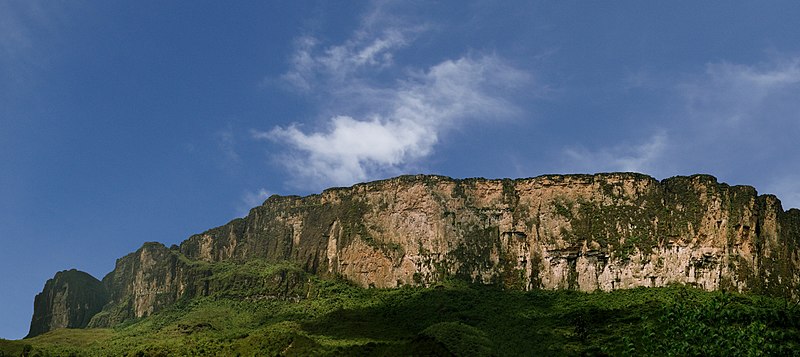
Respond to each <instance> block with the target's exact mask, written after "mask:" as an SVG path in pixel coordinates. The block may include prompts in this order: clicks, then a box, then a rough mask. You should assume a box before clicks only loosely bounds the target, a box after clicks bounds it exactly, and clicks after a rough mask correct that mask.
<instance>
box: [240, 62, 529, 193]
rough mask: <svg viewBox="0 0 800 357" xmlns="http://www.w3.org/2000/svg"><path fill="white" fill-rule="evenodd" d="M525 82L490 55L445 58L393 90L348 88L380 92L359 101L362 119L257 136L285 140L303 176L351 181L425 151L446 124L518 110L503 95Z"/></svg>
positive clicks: (294, 166) (294, 167) (291, 160)
mask: <svg viewBox="0 0 800 357" xmlns="http://www.w3.org/2000/svg"><path fill="white" fill-rule="evenodd" d="M525 80H527V75H526V74H525V73H523V72H521V71H518V70H516V69H514V68H512V67H510V66H508V65H506V64H504V63H503V62H502V61H501V60H500V59H499V58H497V57H495V56H483V57H479V58H460V59H458V60H455V61H451V60H448V61H444V62H442V63H440V64H438V65H436V66H433V67H431V68H430V69H428V70H427V71H425V72H423V73H418V74H415V75H412V76H411V78H409V79H406V80H404V81H401V82H399V84H398V86H397V87H396V88H390V89H382V90H375V89H374V88H370V87H367V88H363V87H353V88H350V89H351V90H354V91H356V92H361V93H364V92H366V94H367V95H369V94H372V91H376V92H379V93H380V94H381V95H380V96H379V97H376V98H374V99H372V98H364V97H362V98H360V99H359V100H360V101H362V102H367V106H368V107H369V109H370V110H372V113H370V114H368V115H367V116H366V117H365V118H363V119H356V118H353V117H351V116H346V115H340V116H335V117H333V118H331V119H330V122H329V123H328V125H327V128H325V129H324V130H318V131H312V132H310V133H306V132H303V131H302V130H301V129H300V127H299V126H298V125H293V126H289V127H287V128H282V127H277V128H274V129H272V130H271V131H269V132H255V133H254V136H255V137H257V138H266V139H272V140H277V141H281V142H285V143H286V144H288V145H289V146H290V147H291V148H292V149H293V150H294V154H293V155H290V156H289V157H287V158H286V159H285V160H284V163H285V164H286V165H287V167H288V168H290V169H291V170H292V171H293V172H295V173H296V174H299V175H300V176H301V177H304V178H307V179H311V180H312V181H313V182H320V181H322V182H324V183H331V184H336V185H347V184H352V183H354V182H357V181H362V180H365V179H369V178H372V177H373V176H375V175H376V174H379V173H381V172H386V171H391V170H392V169H396V168H399V167H402V166H403V165H405V164H408V163H411V162H414V161H415V160H418V159H420V158H423V157H425V156H427V155H429V154H430V153H431V152H432V151H433V147H434V146H435V144H436V143H437V142H438V140H439V135H440V133H441V132H442V131H443V130H447V129H449V128H452V127H454V126H456V125H460V124H464V123H465V122H466V121H467V120H470V119H486V120H492V119H496V118H500V117H508V116H509V115H512V114H515V113H516V112H517V109H516V107H515V106H514V105H513V104H512V103H510V102H509V101H508V100H506V99H504V97H503V96H502V93H504V92H505V91H507V90H508V89H511V88H513V87H515V86H517V85H519V84H521V83H522V82H523V81H525ZM370 101H372V103H369V102H370Z"/></svg>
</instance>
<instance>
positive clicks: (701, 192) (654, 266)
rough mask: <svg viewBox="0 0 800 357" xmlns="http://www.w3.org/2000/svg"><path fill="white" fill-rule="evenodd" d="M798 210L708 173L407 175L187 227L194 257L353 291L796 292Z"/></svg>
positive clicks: (186, 249)
mask: <svg viewBox="0 0 800 357" xmlns="http://www.w3.org/2000/svg"><path fill="white" fill-rule="evenodd" d="M799 227H800V211H798V210H796V209H794V210H790V211H788V212H784V211H783V209H782V208H781V206H780V202H779V201H778V200H777V199H776V198H775V197H774V196H769V195H766V196H757V195H756V191H755V189H753V188H752V187H747V186H734V187H731V186H728V185H726V184H719V183H718V182H717V181H716V179H715V178H713V177H711V176H705V175H696V176H691V177H675V178H671V179H667V180H664V181H662V182H659V181H657V180H655V179H653V178H651V177H648V176H644V175H638V174H626V173H620V174H600V175H594V176H591V175H570V176H541V177H537V178H531V179H520V180H484V179H468V180H452V179H449V178H445V177H438V176H413V177H411V176H406V177H399V178H395V179H390V180H384V181H378V182H372V183H366V184H360V185H356V186H353V187H351V188H341V189H330V190H326V191H325V192H323V193H322V194H320V195H313V196H308V197H303V198H300V197H272V198H270V199H269V200H267V201H266V202H265V203H264V205H262V206H260V207H256V208H254V209H253V210H252V211H251V212H250V215H248V216H247V217H246V218H244V219H240V220H235V221H233V222H231V223H229V224H228V225H226V226H223V227H220V228H216V229H213V230H210V231H208V232H206V233H203V234H199V235H195V236H193V237H191V238H189V239H188V240H186V241H185V242H183V243H182V244H181V247H180V249H181V252H182V253H183V254H185V255H186V256H187V257H189V258H191V259H198V260H204V261H220V260H247V259H249V258H251V257H264V258H267V259H271V260H276V261H278V260H289V261H293V262H297V263H299V264H301V265H302V266H304V267H305V268H306V269H307V270H308V271H311V272H315V273H320V274H340V275H343V276H345V277H346V278H348V279H351V280H353V281H355V282H357V283H359V284H360V285H362V286H375V287H395V286H399V285H403V284H414V285H418V284H430V283H434V282H436V281H438V280H440V279H442V278H443V277H445V276H458V277H463V278H467V279H470V280H473V281H476V282H482V283H499V284H503V285H506V286H508V287H514V288H519V289H535V288H544V289H577V290H583V291H592V290H597V289H600V290H611V289H618V288H632V287H637V286H664V285H666V284H669V283H682V284H690V285H696V286H699V287H702V288H704V289H708V290H714V289H730V290H739V291H754V292H760V293H768V294H776V295H783V296H791V297H794V298H797V293H798V292H797V287H798V286H799V285H800V275H798V268H799V267H800V260H798V250H797V246H798V241H799V240H800V228H799Z"/></svg>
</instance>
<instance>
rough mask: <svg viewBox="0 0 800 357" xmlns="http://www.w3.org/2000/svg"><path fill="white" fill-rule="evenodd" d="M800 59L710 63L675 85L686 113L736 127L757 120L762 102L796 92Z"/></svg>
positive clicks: (799, 75)
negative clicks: (789, 92) (690, 77)
mask: <svg viewBox="0 0 800 357" xmlns="http://www.w3.org/2000/svg"><path fill="white" fill-rule="evenodd" d="M798 84H800V58H790V59H782V60H777V61H772V62H768V63H763V64H759V65H754V66H747V65H741V64H731V63H728V62H720V63H710V64H708V65H707V66H706V73H705V74H704V75H703V76H700V77H698V78H696V79H693V80H689V81H686V82H684V83H681V84H680V85H678V90H679V91H680V92H681V93H682V94H683V96H684V99H685V101H686V107H687V110H688V114H689V115H690V116H691V117H693V118H695V119H697V120H703V121H705V122H708V123H710V124H714V125H725V126H730V127H736V126H738V125H741V124H744V123H746V122H747V121H751V120H755V119H760V118H761V117H762V116H763V114H764V113H765V109H769V108H765V107H764V106H765V105H769V104H771V102H772V100H773V99H775V98H776V96H780V95H782V94H783V93H786V91H787V90H788V91H793V92H797V91H798Z"/></svg>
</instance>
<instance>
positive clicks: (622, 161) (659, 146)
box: [564, 131, 668, 175]
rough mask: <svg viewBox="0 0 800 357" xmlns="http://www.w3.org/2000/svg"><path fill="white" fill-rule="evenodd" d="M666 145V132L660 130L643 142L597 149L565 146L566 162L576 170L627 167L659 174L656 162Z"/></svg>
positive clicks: (660, 157)
mask: <svg viewBox="0 0 800 357" xmlns="http://www.w3.org/2000/svg"><path fill="white" fill-rule="evenodd" d="M667 145H668V136H667V134H666V133H665V132H663V131H660V132H657V133H655V134H653V135H652V136H651V137H650V138H648V140H647V141H645V142H639V143H633V144H620V145H615V146H613V147H609V148H601V149H599V150H595V151H592V150H588V149H586V148H583V147H570V148H567V149H565V150H564V156H565V159H566V160H565V161H566V162H565V166H567V168H568V169H570V170H573V171H577V172H608V171H629V172H643V173H648V174H651V175H657V174H660V173H661V172H660V171H661V168H659V167H658V166H659V162H660V161H661V160H662V159H663V154H664V150H665V148H666V146H667Z"/></svg>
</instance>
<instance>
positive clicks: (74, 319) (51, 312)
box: [27, 269, 108, 337]
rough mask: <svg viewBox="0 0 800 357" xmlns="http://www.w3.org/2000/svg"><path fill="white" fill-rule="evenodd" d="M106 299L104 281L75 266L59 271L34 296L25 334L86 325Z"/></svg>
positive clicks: (37, 333) (30, 334) (29, 334)
mask: <svg viewBox="0 0 800 357" xmlns="http://www.w3.org/2000/svg"><path fill="white" fill-rule="evenodd" d="M107 301H108V298H107V294H106V290H105V288H104V287H103V284H102V283H100V281H99V280H97V279H95V278H94V277H92V276H91V275H89V274H87V273H84V272H81V271H77V270H74V269H73V270H65V271H61V272H58V273H56V275H55V276H54V277H53V278H52V279H50V280H48V281H47V283H45V284H44V289H43V290H42V292H41V293H39V294H38V295H36V298H35V299H34V302H33V306H34V307H33V311H34V312H33V319H31V329H30V332H29V333H28V336H27V337H33V336H36V335H40V334H42V333H45V332H47V331H50V330H54V329H57V328H64V327H69V328H82V327H86V325H87V324H88V323H89V320H90V319H91V318H92V316H94V315H95V314H96V313H97V312H99V311H100V309H102V308H103V306H104V305H105V304H106V302H107Z"/></svg>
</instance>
